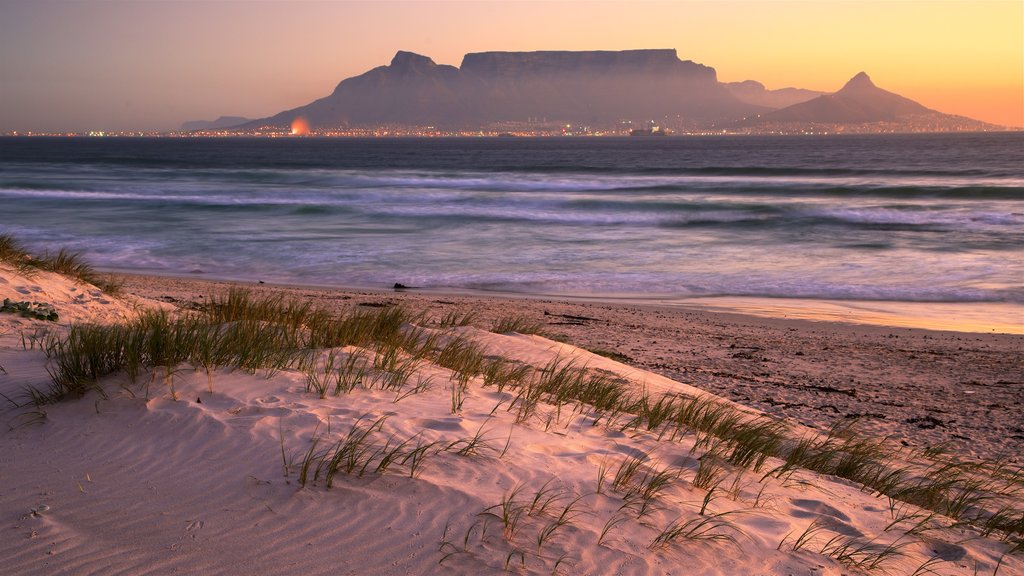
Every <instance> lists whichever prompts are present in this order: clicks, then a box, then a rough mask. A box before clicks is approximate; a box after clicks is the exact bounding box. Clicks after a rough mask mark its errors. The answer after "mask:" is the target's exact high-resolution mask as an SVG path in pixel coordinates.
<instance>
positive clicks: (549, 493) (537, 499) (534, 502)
mask: <svg viewBox="0 0 1024 576" xmlns="http://www.w3.org/2000/svg"><path fill="white" fill-rule="evenodd" d="M554 481H555V479H554V478H549V479H548V480H547V481H546V482H544V484H542V485H541V487H540V489H539V490H537V492H535V493H534V495H533V498H532V499H530V504H529V506H528V508H527V511H526V513H527V515H529V516H542V515H544V514H545V513H547V511H548V508H549V507H551V505H552V504H554V503H556V502H557V501H558V500H559V499H560V498H561V490H559V488H558V487H557V486H552V483H553V482H554Z"/></svg>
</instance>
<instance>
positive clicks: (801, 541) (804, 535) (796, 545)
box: [775, 516, 825, 552]
mask: <svg viewBox="0 0 1024 576" xmlns="http://www.w3.org/2000/svg"><path fill="white" fill-rule="evenodd" d="M823 530H825V524H824V522H823V521H822V517H821V516H819V517H818V518H815V519H814V520H812V521H811V523H810V524H808V525H807V528H804V531H803V532H801V533H800V535H799V536H797V537H796V540H795V541H794V542H793V544H792V546H791V547H790V550H792V551H793V552H799V551H800V550H802V549H804V548H806V547H807V546H808V545H810V543H811V542H812V541H813V540H814V537H815V536H816V535H817V534H818V533H819V532H821V531H823ZM792 534H793V533H792V532H790V533H789V534H786V535H785V536H784V537H783V538H782V540H781V541H780V542H779V545H778V546H776V547H775V549H776V550H782V546H783V545H784V544H785V543H786V541H787V540H789V537H790V536H791V535H792Z"/></svg>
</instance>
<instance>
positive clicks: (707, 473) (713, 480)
mask: <svg viewBox="0 0 1024 576" xmlns="http://www.w3.org/2000/svg"><path fill="white" fill-rule="evenodd" d="M726 474H728V471H727V470H726V469H725V466H724V464H723V463H722V459H721V458H720V457H719V456H718V455H717V454H715V453H714V451H713V450H709V451H707V452H705V453H704V455H703V456H701V457H700V460H699V463H698V464H697V472H696V474H694V477H693V485H694V487H696V488H701V489H703V490H708V489H710V488H712V487H714V486H718V485H719V483H721V482H722V480H723V479H724V477H725V476H726Z"/></svg>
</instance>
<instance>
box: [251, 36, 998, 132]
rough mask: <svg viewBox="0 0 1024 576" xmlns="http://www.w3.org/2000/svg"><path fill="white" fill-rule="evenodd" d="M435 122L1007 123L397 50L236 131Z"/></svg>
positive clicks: (571, 61) (627, 70) (622, 67)
mask: <svg viewBox="0 0 1024 576" xmlns="http://www.w3.org/2000/svg"><path fill="white" fill-rule="evenodd" d="M299 118H301V119H303V120H305V122H307V123H308V125H309V126H310V127H311V128H312V129H313V130H317V129H339V128H340V129H346V128H372V127H379V126H389V125H391V126H434V127H438V128H446V129H471V130H475V129H479V128H481V127H484V126H488V125H495V124H498V123H503V122H512V123H526V124H530V123H533V124H539V123H551V122H555V121H557V122H566V123H569V122H571V123H573V124H587V125H592V126H600V127H613V126H616V125H617V124H618V123H620V122H622V121H625V120H631V121H641V122H645V121H648V120H653V121H656V122H659V123H663V124H667V125H668V126H669V127H670V128H677V127H681V128H683V129H691V128H695V129H698V130H704V129H709V128H710V129H713V130H715V131H719V130H722V129H725V130H732V129H738V130H741V131H747V132H751V131H754V132H757V131H767V132H775V131H783V132H788V131H794V130H796V131H800V130H801V128H802V127H803V126H805V125H806V126H819V127H820V126H826V127H832V128H840V127H843V126H846V125H850V126H856V127H859V128H860V129H865V130H868V131H874V130H876V129H877V130H879V131H932V130H935V131H946V130H990V129H999V128H1000V127H998V126H994V125H991V124H986V123H984V122H979V121H976V120H971V119H969V118H964V117H960V116H951V115H948V114H943V113H941V112H937V111H935V110H931V109H929V108H927V107H925V106H922V105H921V104H918V103H917V102H914V101H913V100H910V99H908V98H904V97H903V96H900V95H898V94H894V93H892V92H889V91H886V90H883V89H881V88H878V87H877V86H875V85H874V83H873V82H872V81H871V79H870V78H869V77H868V76H867V74H865V73H864V72H861V73H859V74H857V75H856V76H854V77H853V78H852V79H851V80H850V81H849V82H847V83H846V85H845V86H843V88H842V89H840V90H839V91H837V92H835V93H832V94H826V93H821V92H817V91H813V90H805V89H801V88H782V89H779V90H768V89H767V88H765V86H764V85H763V84H761V83H759V82H756V81H753V80H748V81H744V82H731V83H722V82H719V81H718V78H717V73H716V71H715V69H714V68H711V67H709V66H705V65H702V64H698V63H695V62H693V61H690V60H681V59H679V57H678V56H677V54H676V51H675V50H674V49H652V50H624V51H581V52H570V51H539V52H478V53H470V54H466V55H465V56H464V57H463V60H462V63H461V65H460V66H459V67H455V66H449V65H443V64H437V63H435V62H434V61H433V60H432V59H430V58H428V57H426V56H423V55H420V54H415V53H413V52H406V51H399V52H397V53H396V54H395V56H394V58H393V59H392V60H391V62H390V64H388V65H386V66H378V67H376V68H373V69H372V70H369V71H367V72H365V73H363V74H360V75H358V76H354V77H351V78H347V79H345V80H342V81H341V82H339V83H338V85H337V87H336V88H335V89H334V91H333V92H332V93H331V94H330V95H328V96H326V97H324V98H320V99H318V100H316V101H314V102H311V103H309V104H307V105H304V106H299V107H297V108H292V109H290V110H285V111H283V112H280V113H278V114H275V115H273V116H270V117H268V118H263V119H260V120H252V121H249V122H247V123H245V124H242V125H240V126H236V129H238V130H241V131H245V130H261V129H267V128H272V129H287V128H288V127H289V126H291V125H292V123H293V121H295V120H296V119H299Z"/></svg>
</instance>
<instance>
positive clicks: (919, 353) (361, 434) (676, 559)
mask: <svg viewBox="0 0 1024 576" xmlns="http://www.w3.org/2000/svg"><path fill="white" fill-rule="evenodd" d="M122 280H123V287H122V290H121V293H120V294H119V295H118V296H116V297H114V296H109V295H106V294H104V293H103V292H102V291H99V290H98V289H96V288H95V287H92V286H89V285H83V284H81V283H76V282H75V281H73V280H70V279H67V278H63V277H61V276H59V275H56V274H52V273H49V272H39V273H36V274H34V275H31V276H24V275H21V274H19V273H18V272H17V271H16V270H13V269H10V268H4V267H2V266H0V298H10V299H12V300H32V301H38V302H46V303H48V304H51V305H52V306H53V308H54V309H55V310H56V312H58V313H59V315H60V320H59V321H58V322H48V321H44V320H38V319H30V318H26V317H23V316H19V315H16V314H10V313H5V314H0V366H2V367H3V371H2V372H0V392H2V393H3V395H4V397H5V398H7V399H6V400H3V402H4V403H5V404H6V405H7V406H6V407H5V409H4V412H3V413H2V415H3V419H4V422H5V424H6V425H7V426H6V430H4V431H3V433H2V435H0V446H2V451H0V454H2V456H0V463H2V466H0V514H2V515H3V518H4V528H5V533H6V534H5V537H4V538H3V539H0V552H2V554H3V557H4V558H5V568H4V570H9V571H10V573H12V574H52V573H62V574H94V573H131V574H171V573H198V572H203V573H211V574H255V573H260V574H295V573H304V574H328V573H331V574H337V573H344V574H435V573H436V574H492V573H503V572H506V571H507V572H511V573H523V574H551V573H559V574H722V575H726V574H807V575H811V574H814V575H819V574H829V575H839V574H858V573H868V574H872V573H879V574H906V575H910V574H975V573H977V574H995V573H998V574H1002V575H1006V574H1024V558H1022V556H1021V554H1020V549H1021V547H1020V538H1021V532H1020V531H1021V530H1022V526H1021V521H1022V519H1024V512H1022V506H1021V493H1022V490H1024V484H1022V480H1021V478H1022V475H1021V472H1020V460H1019V459H1020V456H1019V455H1020V453H1021V452H1022V449H1024V429H1022V426H1024V421H1022V419H1021V416H1020V414H1021V400H1022V398H1024V384H1022V382H1021V379H1020V378H1021V376H1020V374H1021V368H1022V366H1024V358H1022V356H1024V352H1022V350H1024V346H1022V344H1024V336H1020V335H1007V334H979V333H969V332H942V331H930V330H920V329H909V328H890V327H882V326H865V325H853V324H842V323H834V322H833V323H829V322H815V321H809V320H791V319H771V318H760V317H755V316H747V315H741V314H729V313H722V312H710V311H701V310H696V309H692V308H683V307H666V306H655V305H640V304H624V303H597V302H590V303H584V302H563V301H556V300H548V299H538V298H531V299H508V298H492V297H480V296H469V295H453V294H434V293H417V292H416V291H401V292H373V291H352V290H334V289H319V288H296V287H279V286H269V285H258V284H247V285H245V286H244V287H245V288H248V289H250V290H252V291H253V292H252V293H251V294H250V296H249V297H250V298H256V299H259V298H265V297H266V296H270V295H275V294H281V295H283V296H284V297H285V300H284V301H295V302H308V303H311V305H312V306H313V307H315V308H318V309H323V310H325V311H327V312H329V313H330V314H337V315H339V316H338V317H339V318H342V317H343V316H341V315H344V314H350V315H351V314H357V315H358V314H364V315H367V317H371V316H373V315H374V314H378V315H379V314H383V313H384V312H385V311H388V310H396V309H399V308H401V309H405V310H408V311H410V312H412V313H413V315H412V316H411V317H415V318H417V319H418V324H409V323H404V324H403V325H402V326H401V328H400V329H398V331H397V332H394V334H395V335H398V336H401V335H402V334H405V335H408V334H409V333H410V331H411V333H412V334H414V335H415V338H412V339H411V340H408V341H409V342H413V343H412V344H407V345H406V347H405V348H395V349H393V350H392V352H388V350H389V349H387V348H385V347H384V346H382V345H381V344H379V343H377V344H368V343H364V344H344V345H338V346H334V347H325V348H322V349H316V350H315V351H314V352H315V354H314V355H312V356H309V358H312V359H313V360H311V362H312V363H311V364H305V365H304V368H303V367H301V366H295V367H291V368H288V367H285V368H284V369H252V370H249V369H240V368H237V367H232V366H230V365H219V366H214V367H212V368H211V367H210V366H209V365H206V366H207V367H206V368H205V369H204V368H203V365H202V364H201V363H200V362H199V361H198V360H195V359H193V360H191V361H187V362H182V363H177V364H175V365H173V366H161V365H158V364H157V365H151V366H143V367H142V372H140V373H139V374H136V375H135V377H134V378H132V377H129V375H128V374H126V373H125V372H123V371H115V372H112V373H110V374H103V375H102V376H101V377H100V378H99V379H98V380H97V381H96V382H95V384H94V385H93V384H90V385H89V387H88V388H87V390H86V391H85V393H84V395H80V396H79V395H68V396H67V397H64V398H62V399H60V400H59V401H57V400H56V399H54V400H53V401H37V402H35V403H33V402H31V398H30V397H29V396H26V394H27V390H28V389H29V387H33V388H36V389H38V390H40V391H46V390H50V389H51V388H50V385H51V381H52V380H51V379H52V377H53V374H57V373H59V372H60V369H61V368H60V366H59V364H60V358H62V355H61V354H62V353H58V352H54V348H52V347H51V348H49V350H50V352H49V354H47V353H44V351H43V345H44V340H45V339H44V338H43V337H42V336H41V334H42V331H44V330H45V331H47V332H49V333H50V334H52V335H54V336H55V337H58V338H59V337H61V335H63V334H66V333H68V330H71V331H72V332H73V331H74V329H69V328H68V324H69V323H74V324H83V323H89V322H96V323H99V324H100V325H105V326H113V325H117V324H119V323H125V322H130V321H132V318H134V317H136V315H138V314H139V313H140V312H143V311H145V310H164V311H166V313H167V314H169V315H171V316H169V317H177V316H178V315H188V314H197V315H202V314H204V313H207V312H204V311H209V310H211V309H217V308H218V306H221V305H222V304H223V302H224V300H223V298H224V297H225V294H227V293H228V291H229V290H230V289H231V288H237V287H238V286H239V285H237V284H232V283H227V282H208V281H198V280H190V279H174V278H157V277H144V276H124V277H122ZM211 302H216V303H217V305H215V306H211ZM398 305H400V306H398ZM470 312H472V313H473V315H472V317H467V316H466V315H467V314H468V313H470ZM416 313H422V314H421V315H417V314H416ZM512 316H514V317H516V318H518V319H519V320H520V324H521V325H522V326H527V325H532V327H533V328H537V329H539V330H531V331H539V332H540V333H541V335H537V334H526V333H517V332H515V331H505V332H502V333H498V332H495V331H492V329H494V328H495V324H496V322H498V321H499V320H502V319H507V318H509V317H512ZM197 317H199V316H197ZM349 317H351V316H349ZM305 318H307V321H308V322H311V320H309V318H310V317H309V316H305ZM446 318H447V320H445V319H446ZM454 318H459V319H460V320H459V321H455V320H453V319H454ZM217 322H218V324H217V325H220V326H227V327H228V328H223V329H229V328H230V327H231V326H232V325H237V324H239V323H240V322H243V321H242V320H230V319H224V320H218V321H217ZM224 322H226V323H224ZM262 322H265V323H266V322H268V321H267V320H263V321H262ZM265 325H273V322H270V323H269V324H265ZM310 325H311V324H310ZM417 330H419V331H418V332H417ZM36 336H39V338H36ZM425 341H430V342H431V343H432V344H431V345H432V346H434V348H431V349H430V350H426V351H424V352H423V354H424V356H423V359H422V360H417V361H416V362H410V364H409V365H408V366H411V367H412V371H411V372H408V373H403V372H402V370H403V368H401V366H405V364H401V362H403V361H404V360H402V359H405V360H409V359H410V358H413V354H414V352H413V351H412V350H413V349H414V348H415V347H416V346H420V345H421V344H422V343H423V342H425ZM50 342H51V343H52V342H53V340H50ZM410 346H411V347H410ZM460 346H461V347H463V348H464V349H470V348H471V349H472V350H477V351H479V354H481V355H482V356H480V358H482V359H484V360H485V363H484V364H482V366H487V365H491V366H497V367H498V368H501V369H506V368H508V369H511V368H512V367H519V366H523V367H530V368H525V369H524V370H532V373H533V374H536V375H538V376H536V378H537V380H533V381H529V382H532V384H530V383H529V382H528V381H527V380H521V381H519V382H518V383H516V384H508V385H507V387H504V386H501V385H499V386H495V385H494V384H493V381H492V382H491V383H488V382H487V379H488V378H490V377H491V376H488V375H487V374H491V373H489V372H486V371H484V368H480V369H479V371H468V370H467V369H464V368H454V367H446V365H447V366H455V364H453V363H452V362H451V361H450V360H445V356H444V352H443V351H444V350H449V349H451V350H454V349H455V348H458V347H460ZM395 350H397V351H398V352H395ZM389 353H392V354H397V356H395V358H396V359H397V360H394V359H393V360H392V361H391V362H392V363H391V364H390V365H389V364H388V363H387V362H386V361H385V360H382V357H383V356H384V355H387V354H389ZM48 356H49V357H48ZM350 359H353V360H354V361H355V360H363V361H365V362H367V364H365V365H364V368H365V369H366V370H367V371H366V372H365V373H363V372H360V374H362V375H363V376H362V379H361V380H359V381H358V382H355V381H353V382H352V385H351V387H349V388H348V389H346V390H341V388H342V386H341V384H340V382H341V380H338V382H339V383H338V385H337V386H338V387H337V388H334V389H333V390H332V389H331V387H325V388H324V389H323V391H321V392H319V393H318V391H317V385H318V383H319V385H323V384H324V382H325V378H327V377H333V376H331V375H332V374H342V371H341V369H340V368H336V365H335V362H338V365H339V366H340V365H341V363H342V362H344V361H348V360H350ZM371 360H372V362H373V367H372V368H370V367H369V366H370V364H369V362H370V361H371ZM396 362H397V363H396ZM488 362H489V363H491V364H487V363H488ZM352 365H353V366H354V365H355V364H352ZM558 368H565V369H567V371H566V372H565V373H566V374H568V375H570V376H571V375H573V374H577V375H579V377H580V378H581V380H579V383H580V386H582V387H583V388H586V386H592V387H593V386H608V387H613V388H614V389H615V390H619V391H627V393H628V394H634V395H635V397H634V398H639V397H641V396H642V397H643V398H647V399H649V400H650V402H649V403H646V404H643V406H644V407H643V408H640V407H638V406H640V404H636V403H635V402H634V403H633V404H630V406H634V408H630V409H622V408H621V407H622V406H625V404H622V403H621V402H620V403H619V404H609V405H608V407H605V408H601V407H598V406H597V405H595V404H593V403H594V402H603V400H595V399H591V400H589V402H591V403H587V402H583V401H579V400H576V401H574V400H572V399H573V398H577V399H578V398H582V397H583V396H581V395H582V394H584V393H583V392H581V391H580V390H579V389H577V388H579V387H577V388H572V387H569V388H565V387H563V388H549V390H552V389H557V390H558V392H550V391H549V392H547V393H542V392H538V394H539V395H538V396H536V400H537V401H536V403H529V402H527V400H528V399H529V398H530V397H531V396H530V394H531V392H530V390H542V386H541V382H542V381H544V382H547V381H545V380H543V379H544V377H545V376H544V374H549V375H550V374H551V373H553V372H554V371H556V369H558ZM48 369H49V370H50V372H49V373H48V371H47V370H48ZM577 369H579V370H581V371H579V372H574V371H573V370H577ZM496 370H497V369H496ZM399 373H402V374H403V377H402V379H401V381H399V380H398V379H397V378H396V375H398V374H399ZM495 373H497V372H495ZM491 375H492V376H493V374H491ZM573 377H575V376H573ZM339 378H340V377H339ZM495 378H497V376H495ZM583 378H586V379H587V380H586V382H587V383H588V384H586V385H584V384H583V383H584V380H583ZM510 382H511V380H510ZM534 386H535V387H534ZM570 388H571V389H572V390H575V391H569V390H570ZM587 397H588V398H594V397H592V396H587ZM658 398H661V399H663V400H664V399H669V400H670V408H671V410H669V411H668V412H667V413H669V412H670V413H671V414H674V415H673V416H669V417H668V420H666V421H662V420H659V419H657V416H656V413H657V408H656V407H655V404H653V402H654V401H655V400H657V399H658ZM672 402H675V404H673V403H672ZM687 402H691V404H689V405H690V406H691V408H692V407H694V406H698V405H700V406H705V408H704V409H702V410H710V411H705V412H700V410H697V411H696V412H694V411H692V410H691V412H686V409H684V408H683V406H685V405H686V403H687ZM700 402H706V403H707V404H700ZM708 407H716V408H713V409H712V408H708ZM695 410H696V409H695ZM697 412H700V413H702V414H705V417H704V420H701V418H702V417H701V416H700V415H699V414H697ZM711 413H714V414H716V415H717V416H714V418H711V417H710V416H707V415H708V414H711ZM695 414H697V415H696V416H695ZM708 418H711V419H712V420H715V422H717V423H710V421H709V420H708ZM730 418H735V419H734V420H730ZM673 422H678V425H676V424H673ZM723 422H731V423H730V424H723ZM744 423H746V424H744ZM837 423H838V424H852V426H853V428H852V430H855V431H856V436H845V435H843V434H838V435H836V434H833V435H829V434H828V430H829V429H830V428H831V427H833V426H835V425H836V424H837ZM745 426H746V427H745ZM757 426H764V427H763V428H757ZM737 430H746V431H747V432H749V433H752V434H754V435H755V436H756V435H757V434H761V436H760V437H761V438H762V439H764V438H769V437H770V438H776V439H778V441H779V442H781V443H780V444H777V445H776V444H771V446H772V447H768V444H757V445H758V446H761V448H759V450H762V451H763V453H764V454H765V457H763V458H762V457H754V458H752V459H751V458H747V457H744V456H743V455H742V454H741V448H742V447H745V446H746V447H750V446H754V445H755V444H751V443H750V440H749V439H745V438H746V437H745V436H744V435H743V434H742V433H738V432H736V431H737ZM757 430H760V432H757ZM885 437H889V440H882V439H883V438H885ZM801 438H802V439H805V440H806V441H807V442H809V444H807V445H806V446H809V447H810V449H809V450H810V453H817V454H820V453H821V452H822V451H825V450H828V449H829V447H833V446H840V445H841V446H842V448H841V449H838V452H837V454H838V456H837V457H838V458H840V461H837V462H833V463H822V462H821V461H820V459H818V460H817V461H815V460H814V459H813V458H811V459H801V457H800V456H798V455H797V452H798V451H799V446H800V444H799V443H798V441H799V439H801ZM854 438H856V440H854ZM773 441H774V440H773ZM766 442H767V440H766ZM829 442H832V443H829ZM868 446H872V448H870V449H869V448H867V447H868ZM752 454H754V453H752ZM844 455H845V456H844ZM857 455H863V457H864V458H865V459H873V460H871V463H870V465H868V466H867V468H866V469H868V468H869V469H871V470H873V471H874V472H873V473H872V474H866V473H864V471H863V470H862V471H861V472H858V473H856V474H851V473H850V472H849V471H848V470H846V468H844V466H843V465H842V461H843V460H842V458H847V457H848V459H847V460H845V462H847V464H849V459H853V460H856V459H857V457H858V456H857ZM982 459H984V460H982ZM996 461H998V462H999V464H996ZM787 463H802V464H794V465H793V466H792V467H787ZM876 463H877V466H876V465H875V464H876ZM861 464H863V463H861ZM847 468H848V466H847ZM894 470H896V471H898V472H897V473H894V474H890V475H889V476H885V474H884V472H886V471H888V472H893V471H894ZM858 474H859V475H858ZM883 477H886V478H890V479H891V478H899V479H900V481H899V482H895V481H893V482H891V483H889V484H887V483H886V482H885V481H884V478H883ZM942 478H947V479H949V482H950V483H949V485H948V486H947V487H946V488H942V489H940V488H936V486H937V485H938V484H941V480H942ZM926 486H927V488H926ZM943 490H945V491H943ZM926 494H927V495H928V497H927V498H926V497H925V495H926ZM958 496H959V497H958ZM901 497H904V498H906V499H907V500H910V501H911V502H908V501H903V500H900V498H901ZM1014 547H1016V551H1014Z"/></svg>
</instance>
